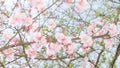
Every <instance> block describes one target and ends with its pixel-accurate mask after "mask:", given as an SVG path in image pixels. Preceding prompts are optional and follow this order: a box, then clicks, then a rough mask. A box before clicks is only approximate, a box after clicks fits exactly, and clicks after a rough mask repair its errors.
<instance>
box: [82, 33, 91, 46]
mask: <svg viewBox="0 0 120 68" xmlns="http://www.w3.org/2000/svg"><path fill="white" fill-rule="evenodd" d="M80 39H81V43H83V44H86V45H87V46H91V45H92V44H93V40H92V37H91V36H89V35H87V34H82V35H80Z"/></svg>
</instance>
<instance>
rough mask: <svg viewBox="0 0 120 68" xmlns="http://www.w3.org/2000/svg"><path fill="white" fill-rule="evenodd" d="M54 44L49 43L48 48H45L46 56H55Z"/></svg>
mask: <svg viewBox="0 0 120 68" xmlns="http://www.w3.org/2000/svg"><path fill="white" fill-rule="evenodd" d="M54 46H55V44H53V43H49V44H48V46H47V52H46V53H47V55H48V56H55V54H56V51H55V47H54Z"/></svg>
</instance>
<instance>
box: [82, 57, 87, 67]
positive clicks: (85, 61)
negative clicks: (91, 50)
mask: <svg viewBox="0 0 120 68" xmlns="http://www.w3.org/2000/svg"><path fill="white" fill-rule="evenodd" d="M87 62H88V58H87V57H85V58H84V59H83V62H82V65H83V67H84V68H86V66H87Z"/></svg>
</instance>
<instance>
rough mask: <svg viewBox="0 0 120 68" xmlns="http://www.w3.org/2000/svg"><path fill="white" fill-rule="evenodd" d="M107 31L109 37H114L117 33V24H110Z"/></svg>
mask: <svg viewBox="0 0 120 68" xmlns="http://www.w3.org/2000/svg"><path fill="white" fill-rule="evenodd" d="M108 31H109V35H110V36H111V37H116V36H117V35H118V34H119V31H118V30H117V26H116V25H115V24H110V26H109V27H108Z"/></svg>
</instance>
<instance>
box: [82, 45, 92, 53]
mask: <svg viewBox="0 0 120 68" xmlns="http://www.w3.org/2000/svg"><path fill="white" fill-rule="evenodd" d="M89 48H90V46H89V45H87V44H83V46H82V50H83V52H85V53H86V52H88V50H89Z"/></svg>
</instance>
